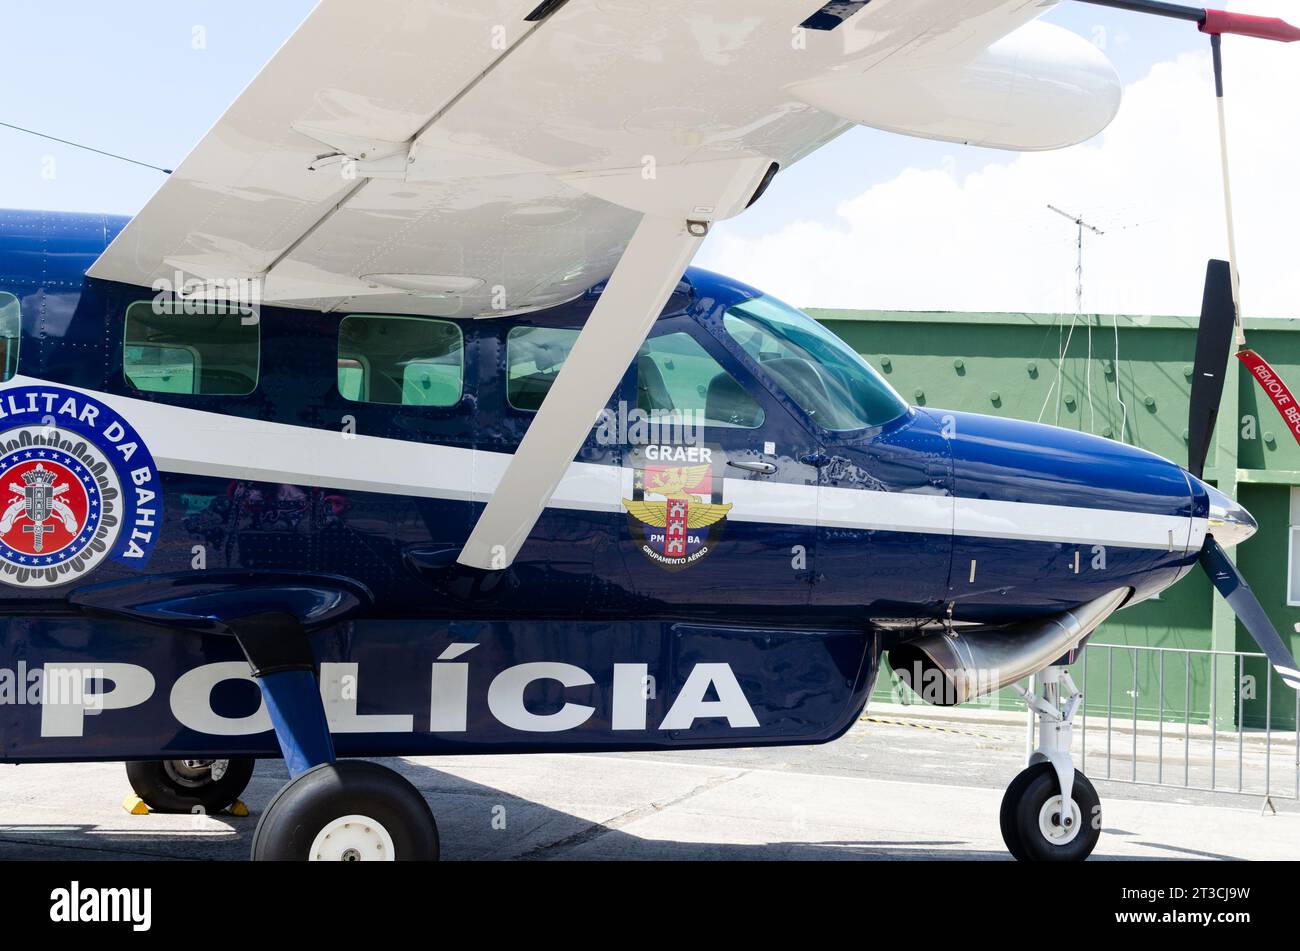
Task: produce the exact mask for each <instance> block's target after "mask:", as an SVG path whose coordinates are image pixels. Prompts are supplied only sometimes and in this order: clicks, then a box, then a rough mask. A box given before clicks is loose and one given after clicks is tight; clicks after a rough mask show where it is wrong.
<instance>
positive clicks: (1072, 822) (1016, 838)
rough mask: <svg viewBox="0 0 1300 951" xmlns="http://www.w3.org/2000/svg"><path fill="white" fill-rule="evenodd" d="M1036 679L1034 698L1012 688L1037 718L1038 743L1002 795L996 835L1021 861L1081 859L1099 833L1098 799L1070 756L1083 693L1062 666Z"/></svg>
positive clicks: (1092, 846)
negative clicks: (999, 830)
mask: <svg viewBox="0 0 1300 951" xmlns="http://www.w3.org/2000/svg"><path fill="white" fill-rule="evenodd" d="M1039 677H1040V679H1041V682H1042V694H1041V695H1040V696H1035V695H1034V694H1032V693H1030V692H1029V691H1028V690H1025V689H1024V688H1023V687H1020V686H1017V687H1016V688H1015V689H1016V690H1018V691H1019V692H1020V695H1021V697H1022V698H1023V699H1024V701H1025V702H1026V703H1027V704H1028V705H1029V708H1030V709H1031V710H1033V711H1034V713H1035V714H1036V715H1037V717H1038V747H1037V748H1036V749H1035V750H1034V753H1033V755H1032V756H1031V757H1030V758H1029V766H1028V768H1026V769H1025V770H1024V771H1023V772H1021V773H1020V775H1018V776H1017V777H1016V778H1015V779H1014V780H1012V781H1011V785H1010V786H1008V787H1007V791H1006V794H1005V795H1004V796H1003V797H1002V814H1001V826H1002V839H1003V841H1004V842H1006V844H1007V849H1008V850H1009V851H1010V852H1011V854H1012V855H1014V856H1015V857H1016V858H1017V859H1018V860H1020V861H1022V862H1082V861H1083V860H1084V859H1086V858H1087V857H1088V856H1089V855H1091V854H1092V850H1093V849H1094V848H1096V846H1097V839H1098V838H1099V837H1100V836H1101V800H1100V799H1099V798H1098V797H1097V791H1096V790H1095V789H1093V786H1092V783H1090V782H1089V781H1088V777H1086V776H1084V775H1083V773H1081V772H1079V771H1078V770H1076V769H1075V768H1074V760H1073V758H1072V757H1071V756H1070V743H1071V741H1072V740H1073V737H1074V714H1075V713H1076V712H1077V710H1078V708H1079V705H1080V703H1082V701H1083V694H1082V693H1080V692H1079V688H1078V687H1076V686H1075V685H1074V680H1073V679H1071V677H1070V674H1069V672H1068V671H1066V669H1065V668H1064V667H1048V668H1046V669H1044V670H1043V671H1042V673H1041V674H1040V675H1039ZM1062 687H1065V697H1064V699H1063V700H1062V696H1061V688H1062Z"/></svg>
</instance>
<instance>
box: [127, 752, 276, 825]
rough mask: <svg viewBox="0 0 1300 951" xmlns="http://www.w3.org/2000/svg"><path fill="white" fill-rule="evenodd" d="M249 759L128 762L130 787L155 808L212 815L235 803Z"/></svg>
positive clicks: (249, 766) (247, 775) (250, 770)
mask: <svg viewBox="0 0 1300 951" xmlns="http://www.w3.org/2000/svg"><path fill="white" fill-rule="evenodd" d="M254 765H255V764H254V762H253V760H251V759H172V760H152V761H149V762H143V763H127V764H126V778H127V781H128V782H129V783H130V784H131V789H132V790H133V791H134V792H135V794H136V795H137V796H139V797H140V799H141V800H143V802H144V804H145V805H147V806H148V807H149V808H150V809H151V810H153V811H154V812H187V813H194V812H202V813H207V814H209V815H215V814H216V813H219V812H222V811H223V810H225V809H227V808H229V807H230V806H232V805H234V803H235V802H236V801H237V800H238V799H239V797H240V796H241V795H242V794H243V792H244V790H245V789H246V788H248V781H249V780H250V779H252V778H253V766H254Z"/></svg>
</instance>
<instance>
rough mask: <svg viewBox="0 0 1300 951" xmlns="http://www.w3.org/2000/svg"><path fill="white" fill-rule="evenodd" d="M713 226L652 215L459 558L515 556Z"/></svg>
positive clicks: (488, 566) (505, 562) (494, 563)
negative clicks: (709, 228) (708, 229)
mask: <svg viewBox="0 0 1300 951" xmlns="http://www.w3.org/2000/svg"><path fill="white" fill-rule="evenodd" d="M696 231H698V232H707V227H702V226H700V225H699V223H696V222H692V223H691V224H690V225H689V226H688V223H687V221H686V220H685V219H679V218H663V217H657V216H655V215H649V214H648V215H646V216H645V217H644V218H642V220H641V224H640V225H639V226H638V227H637V230H636V233H635V234H634V235H633V237H632V241H631V243H630V244H629V245H628V246H627V250H626V251H624V252H623V257H622V259H621V260H620V261H619V264H618V267H617V268H616V269H615V271H614V274H613V276H612V277H611V278H610V279H609V283H608V284H607V285H606V287H605V291H604V293H603V294H602V295H601V297H600V300H599V301H598V302H597V303H596V306H595V308H594V309H593V310H592V313H591V316H590V317H589V318H587V323H586V326H585V327H584V328H583V330H582V333H581V334H579V335H578V340H577V342H576V343H575V344H574V346H573V350H572V351H571V352H570V354H569V357H568V359H567V360H566V361H565V363H564V366H563V368H561V370H560V374H559V376H558V377H556V380H555V383H554V385H553V386H552V387H551V390H550V392H549V393H548V394H547V396H546V400H545V401H544V402H543V404H542V408H541V410H540V411H539V412H538V414H537V416H536V417H535V418H534V419H533V422H532V425H531V426H529V428H528V432H527V433H526V434H525V435H524V438H523V441H522V442H521V443H520V444H519V450H518V451H517V452H516V453H515V456H514V459H513V460H511V462H510V465H509V467H507V469H506V471H505V474H504V475H503V476H502V477H501V482H500V484H499V485H498V486H497V488H496V492H495V493H494V494H493V496H492V499H491V501H490V502H488V506H487V508H486V509H485V510H484V512H483V514H482V515H481V516H480V517H479V520H478V524H477V525H475V526H474V531H473V532H472V533H471V534H470V537H469V541H468V542H467V543H466V544H465V550H464V551H462V552H461V554H460V558H459V559H458V560H459V561H460V563H461V564H462V565H469V566H471V567H474V568H481V569H484V570H486V571H494V570H500V569H503V568H508V567H510V565H511V564H512V563H513V562H514V560H515V556H516V555H517V554H518V553H519V549H520V548H521V547H523V544H524V542H525V541H526V540H527V538H528V533H529V532H531V531H532V528H533V525H534V524H535V523H536V522H537V519H538V517H539V516H540V515H541V514H542V510H543V509H545V508H546V505H547V503H548V502H550V500H551V495H552V494H553V493H554V492H555V488H556V486H558V485H559V483H560V479H561V478H563V476H564V473H565V471H566V470H567V469H568V468H569V464H570V463H571V462H573V459H574V457H575V456H576V455H577V454H578V450H579V449H580V448H581V447H582V444H583V441H584V440H586V438H587V434H588V433H589V432H591V427H592V426H593V425H595V422H596V419H597V417H599V415H600V411H601V410H602V409H604V408H605V404H606V403H607V402H608V401H609V396H610V394H611V393H613V392H614V389H615V387H617V386H618V382H619V380H620V379H622V377H623V374H624V373H625V372H626V371H627V368H628V365H629V364H631V362H632V360H633V358H635V356H636V353H637V350H639V349H640V347H641V344H642V343H644V342H645V338H646V336H647V335H648V334H649V333H650V328H651V326H653V324H654V322H655V320H656V318H658V316H659V314H660V312H661V311H662V310H663V308H664V305H665V304H667V303H668V298H669V297H670V296H671V295H672V292H673V289H674V288H676V286H677V284H678V282H680V281H681V279H682V273H683V272H684V271H685V270H686V268H687V266H688V265H689V264H690V262H691V259H692V258H693V257H694V256H695V252H696V251H697V250H698V249H699V246H700V242H701V241H702V240H703V236H702V234H698V235H697V234H695V233H692V232H696Z"/></svg>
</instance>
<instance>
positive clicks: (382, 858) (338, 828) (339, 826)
mask: <svg viewBox="0 0 1300 951" xmlns="http://www.w3.org/2000/svg"><path fill="white" fill-rule="evenodd" d="M309 859H310V861H312V862H395V861H397V850H396V849H395V848H394V847H393V837H392V836H391V835H389V834H388V830H387V829H385V828H384V827H383V826H382V825H380V824H379V823H378V822H376V821H375V820H374V819H372V818H370V817H369V816H340V817H339V818H337V819H335V820H333V821H332V822H330V823H328V824H327V825H326V826H325V828H323V829H321V830H320V832H319V833H317V835H316V839H315V841H313V842H312V844H311V852H310V855H309Z"/></svg>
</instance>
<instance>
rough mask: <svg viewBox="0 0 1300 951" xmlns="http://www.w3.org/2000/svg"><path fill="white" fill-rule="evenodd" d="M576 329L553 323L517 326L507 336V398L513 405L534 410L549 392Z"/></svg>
mask: <svg viewBox="0 0 1300 951" xmlns="http://www.w3.org/2000/svg"><path fill="white" fill-rule="evenodd" d="M579 333H580V331H577V330H564V329H561V328H556V327H516V328H515V329H513V330H511V331H510V333H509V335H508V336H507V337H506V399H508V400H509V401H510V405H511V406H513V407H514V408H515V409H519V410H523V411H524V412H527V413H535V412H537V411H538V410H539V409H541V408H542V401H543V400H545V399H546V394H547V393H549V392H551V387H552V386H553V385H554V383H555V378H556V377H558V376H559V375H560V368H561V367H563V366H564V361H565V360H567V359H569V351H570V350H572V349H573V345H574V344H575V343H577V341H578V334H579Z"/></svg>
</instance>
